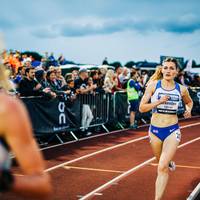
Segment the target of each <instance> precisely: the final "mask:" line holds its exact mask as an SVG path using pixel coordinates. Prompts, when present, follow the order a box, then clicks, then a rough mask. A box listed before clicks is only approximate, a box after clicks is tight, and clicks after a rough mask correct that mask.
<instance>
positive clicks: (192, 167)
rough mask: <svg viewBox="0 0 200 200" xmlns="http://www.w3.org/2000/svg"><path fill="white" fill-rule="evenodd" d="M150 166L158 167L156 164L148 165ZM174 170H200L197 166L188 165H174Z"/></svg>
mask: <svg viewBox="0 0 200 200" xmlns="http://www.w3.org/2000/svg"><path fill="white" fill-rule="evenodd" d="M150 166H153V167H157V166H158V163H150ZM176 168H185V169H189V170H191V169H200V167H199V166H189V165H177V164H176Z"/></svg>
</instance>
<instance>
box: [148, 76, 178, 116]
mask: <svg viewBox="0 0 200 200" xmlns="http://www.w3.org/2000/svg"><path fill="white" fill-rule="evenodd" d="M162 96H169V97H170V98H169V100H167V101H166V102H165V103H162V104H160V105H158V106H157V107H156V108H154V109H153V110H152V111H153V113H154V112H157V113H162V114H177V112H178V107H179V104H180V105H181V103H182V102H181V99H182V97H181V90H180V86H179V84H178V83H176V82H175V88H174V89H173V90H165V89H163V88H162V85H161V80H159V81H158V82H157V84H156V89H155V92H154V94H153V95H152V97H151V102H152V103H153V102H155V101H158V100H159V99H160V98H161V97H162Z"/></svg>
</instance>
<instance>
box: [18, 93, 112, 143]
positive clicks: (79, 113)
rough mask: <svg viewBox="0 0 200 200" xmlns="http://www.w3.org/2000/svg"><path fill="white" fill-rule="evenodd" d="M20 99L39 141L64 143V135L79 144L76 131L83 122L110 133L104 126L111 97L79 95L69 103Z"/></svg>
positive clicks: (82, 127)
mask: <svg viewBox="0 0 200 200" xmlns="http://www.w3.org/2000/svg"><path fill="white" fill-rule="evenodd" d="M21 99H22V101H23V102H24V103H25V105H26V107H27V110H28V112H29V115H30V118H31V121H32V124H33V130H34V132H35V135H36V137H37V138H38V139H39V141H40V140H41V138H42V137H47V138H48V141H47V142H49V141H50V140H52V139H53V138H57V139H58V141H59V142H60V143H64V142H63V139H62V137H63V136H65V134H66V133H69V134H71V136H72V137H73V138H74V139H75V140H79V138H80V136H79V135H80V134H79V133H76V131H78V130H80V129H84V128H85V126H83V125H84V123H83V119H84V118H85V119H84V120H85V123H87V128H90V127H95V126H102V127H103V128H104V129H105V130H106V132H109V130H108V129H107V128H106V126H105V124H106V123H107V122H108V120H109V107H110V106H109V105H110V99H111V95H110V94H105V93H96V94H95V95H94V94H84V95H79V96H78V97H77V99H76V100H75V101H74V102H70V103H69V102H68V101H67V100H66V99H57V98H56V99H46V98H43V97H41V96H40V97H22V98H21ZM88 120H89V122H88ZM45 142H46V141H45Z"/></svg>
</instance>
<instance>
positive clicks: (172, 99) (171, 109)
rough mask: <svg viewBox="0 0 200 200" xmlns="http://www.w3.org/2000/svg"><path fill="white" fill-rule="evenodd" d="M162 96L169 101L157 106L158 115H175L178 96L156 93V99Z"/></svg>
mask: <svg viewBox="0 0 200 200" xmlns="http://www.w3.org/2000/svg"><path fill="white" fill-rule="evenodd" d="M163 96H168V97H169V100H168V101H166V102H165V103H163V104H160V105H158V106H157V112H158V113H165V114H176V113H177V111H178V106H179V102H180V101H179V95H178V94H169V93H158V99H160V98H161V97H163Z"/></svg>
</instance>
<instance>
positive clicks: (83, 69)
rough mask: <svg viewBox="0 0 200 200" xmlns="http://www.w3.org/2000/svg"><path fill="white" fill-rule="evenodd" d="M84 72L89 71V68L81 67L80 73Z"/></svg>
mask: <svg viewBox="0 0 200 200" xmlns="http://www.w3.org/2000/svg"><path fill="white" fill-rule="evenodd" d="M83 72H87V69H86V68H81V69H79V74H80V73H83Z"/></svg>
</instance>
